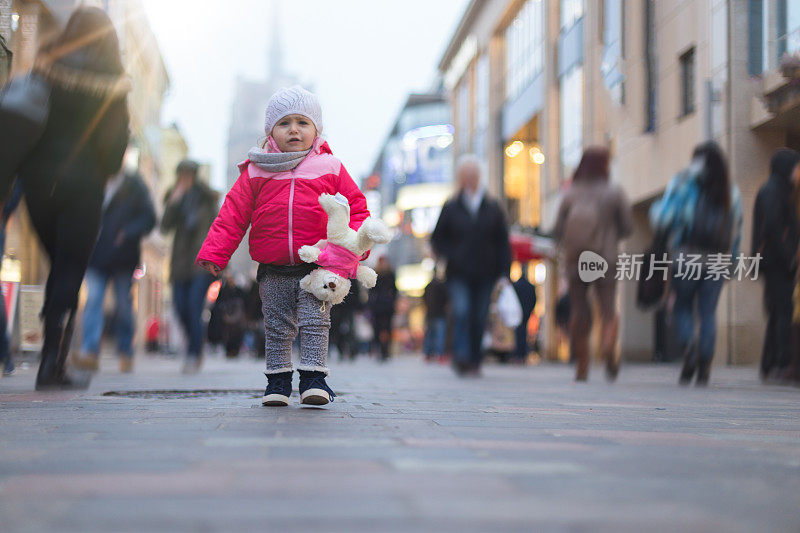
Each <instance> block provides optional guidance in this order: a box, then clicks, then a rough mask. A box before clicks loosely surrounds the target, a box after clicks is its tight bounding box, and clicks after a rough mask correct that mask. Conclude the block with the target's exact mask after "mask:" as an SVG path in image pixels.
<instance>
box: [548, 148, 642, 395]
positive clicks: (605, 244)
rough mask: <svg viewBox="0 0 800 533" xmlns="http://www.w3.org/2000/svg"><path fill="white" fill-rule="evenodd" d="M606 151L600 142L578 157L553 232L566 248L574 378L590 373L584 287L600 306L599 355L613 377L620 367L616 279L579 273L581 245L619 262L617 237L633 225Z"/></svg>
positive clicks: (584, 377)
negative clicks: (611, 175)
mask: <svg viewBox="0 0 800 533" xmlns="http://www.w3.org/2000/svg"><path fill="white" fill-rule="evenodd" d="M608 165H609V153H608V150H607V149H606V148H603V147H596V146H595V147H589V148H587V149H586V150H585V151H584V153H583V157H582V158H581V162H580V164H579V165H578V168H577V169H576V170H575V174H574V175H573V178H572V185H571V186H570V188H569V189H568V190H567V191H566V192H565V193H564V196H563V198H562V199H561V206H560V207H559V210H558V215H557V218H556V226H555V229H554V235H555V237H556V239H557V240H558V242H559V246H560V247H561V248H562V249H563V251H564V256H565V260H566V262H565V267H566V272H567V277H568V279H567V281H568V284H569V302H570V305H569V309H570V325H569V330H570V339H569V346H570V352H571V354H570V355H571V358H573V359H574V360H575V366H576V370H575V380H576V381H586V380H587V379H588V375H589V363H590V357H589V332H590V331H591V327H592V312H591V309H590V307H589V297H588V292H589V289H590V288H593V290H594V292H595V296H596V298H597V303H598V304H599V305H598V307H599V309H600V319H601V320H602V329H601V345H600V350H601V356H602V358H603V360H604V361H605V366H606V377H607V378H608V379H609V380H611V381H613V380H615V379H616V377H617V373H618V372H619V360H618V357H617V354H616V350H615V347H616V342H617V328H618V325H619V319H618V317H617V311H616V280H615V279H614V275H613V274H612V275H606V276H605V277H601V278H598V279H596V280H593V281H588V282H587V281H583V280H582V279H581V278H580V276H579V273H578V259H579V257H580V255H581V253H583V252H584V251H590V252H594V253H595V254H597V255H599V256H600V257H602V258H603V259H604V260H605V261H606V262H607V263H608V264H609V265H616V263H617V246H618V244H619V242H620V241H621V240H622V239H624V238H625V237H627V236H628V235H630V234H631V232H632V231H633V213H632V211H631V206H630V203H629V202H628V199H627V197H626V196H625V193H624V192H623V191H622V189H621V188H620V187H618V186H617V185H615V184H612V183H609V170H608Z"/></svg>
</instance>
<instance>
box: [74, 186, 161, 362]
mask: <svg viewBox="0 0 800 533" xmlns="http://www.w3.org/2000/svg"><path fill="white" fill-rule="evenodd" d="M155 224H156V212H155V209H154V208H153V201H152V200H151V199H150V192H149V191H148V190H147V185H145V183H144V181H143V180H142V177H141V176H140V175H139V174H138V173H135V172H125V171H122V172H119V173H117V174H116V175H115V176H114V177H112V178H111V179H110V180H109V181H108V183H107V184H106V190H105V197H104V199H103V218H102V219H101V224H100V235H99V236H98V237H97V244H96V245H95V247H94V252H93V253H92V258H91V260H90V261H89V269H88V270H87V271H86V284H87V285H88V288H89V294H88V296H87V298H86V303H85V304H84V307H83V320H82V322H83V337H82V341H81V353H80V355H77V356H75V357H73V364H75V366H77V367H78V368H83V369H85V370H91V371H95V370H97V368H98V366H99V362H100V339H101V337H102V332H103V300H104V299H105V294H106V286H107V285H108V284H109V283H111V286H112V287H113V289H114V305H115V312H114V318H115V324H114V333H115V336H116V340H117V355H118V356H119V367H120V371H121V372H124V373H127V372H131V371H133V334H134V332H135V331H136V324H135V317H134V314H133V300H132V298H131V287H132V285H133V271H134V270H135V269H136V267H137V265H138V264H139V260H140V258H141V241H142V239H143V238H144V237H145V236H146V235H147V234H148V233H150V231H151V230H152V229H153V227H154V226H155Z"/></svg>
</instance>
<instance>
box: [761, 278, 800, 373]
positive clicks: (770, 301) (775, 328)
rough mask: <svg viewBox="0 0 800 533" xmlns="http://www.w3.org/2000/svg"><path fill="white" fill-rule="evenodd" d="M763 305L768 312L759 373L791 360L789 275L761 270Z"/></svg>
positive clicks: (781, 365) (792, 282) (778, 368)
mask: <svg viewBox="0 0 800 533" xmlns="http://www.w3.org/2000/svg"><path fill="white" fill-rule="evenodd" d="M764 281H765V283H764V306H765V307H766V311H767V314H768V316H769V318H768V320H767V332H766V334H765V335H764V350H763V352H762V353H761V376H762V377H767V376H768V375H769V373H770V372H772V371H773V370H784V369H785V368H786V367H787V366H788V365H789V361H790V360H791V346H792V291H793V290H794V280H793V279H792V278H791V277H790V276H789V275H783V274H771V273H770V274H767V273H765V274H764Z"/></svg>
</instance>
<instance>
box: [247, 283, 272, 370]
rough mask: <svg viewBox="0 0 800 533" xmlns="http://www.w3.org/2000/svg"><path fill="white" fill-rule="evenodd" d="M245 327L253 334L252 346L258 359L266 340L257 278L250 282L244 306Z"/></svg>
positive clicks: (263, 353)
mask: <svg viewBox="0 0 800 533" xmlns="http://www.w3.org/2000/svg"><path fill="white" fill-rule="evenodd" d="M245 312H246V316H247V327H248V330H249V331H250V332H251V333H252V335H253V348H254V351H255V356H256V358H258V359H264V356H265V350H266V346H265V343H266V342H267V339H266V336H265V335H266V334H265V332H264V310H263V309H262V307H261V295H260V294H259V291H258V280H253V281H252V282H251V283H250V288H249V289H248V291H247V305H246V306H245Z"/></svg>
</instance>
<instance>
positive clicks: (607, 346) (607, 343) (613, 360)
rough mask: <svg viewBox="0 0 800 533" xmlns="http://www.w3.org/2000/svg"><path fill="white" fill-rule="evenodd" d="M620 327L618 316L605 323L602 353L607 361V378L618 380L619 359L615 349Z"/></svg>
mask: <svg viewBox="0 0 800 533" xmlns="http://www.w3.org/2000/svg"><path fill="white" fill-rule="evenodd" d="M618 329H619V319H618V318H617V317H614V318H613V319H612V320H609V321H608V322H605V323H604V324H603V335H602V350H603V351H602V353H603V359H604V360H605V362H606V378H607V379H608V380H609V381H614V380H616V379H617V375H618V374H619V359H618V357H617V351H616V349H615V348H616V344H617V330H618Z"/></svg>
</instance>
